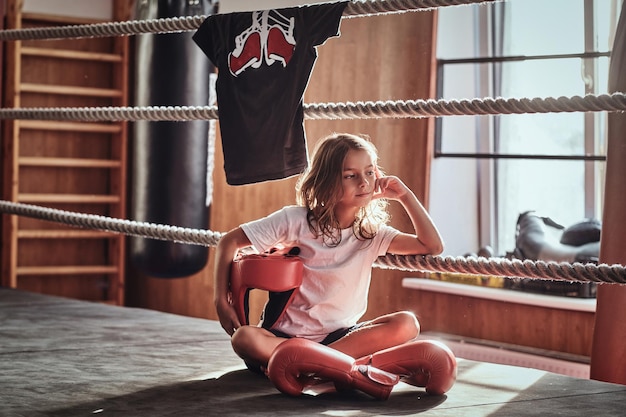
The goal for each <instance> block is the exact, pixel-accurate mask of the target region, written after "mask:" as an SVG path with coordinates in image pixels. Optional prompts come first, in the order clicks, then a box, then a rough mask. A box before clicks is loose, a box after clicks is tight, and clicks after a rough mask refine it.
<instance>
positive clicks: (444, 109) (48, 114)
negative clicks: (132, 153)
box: [0, 92, 626, 122]
mask: <svg viewBox="0 0 626 417" xmlns="http://www.w3.org/2000/svg"><path fill="white" fill-rule="evenodd" d="M625 110H626V94H624V93H619V92H618V93H613V94H600V95H591V94H589V95H586V96H584V97H581V96H572V97H558V98H554V97H547V98H539V97H536V98H521V99H518V98H509V99H504V98H483V99H480V98H475V99H462V100H433V99H430V100H405V101H375V102H374V101H366V102H363V101H357V102H354V103H353V102H346V103H313V104H305V105H304V115H305V118H306V119H309V120H321V119H385V118H409V117H439V116H477V115H498V114H525V113H531V114H532V113H572V112H599V111H608V112H618V111H625ZM217 118H218V108H217V107H216V106H148V107H57V108H54V107H31V108H13V109H11V108H4V109H0V120H3V119H4V120H6V119H22V120H66V121H82V122H95V121H138V120H149V121H154V122H156V121H188V120H214V119H217Z"/></svg>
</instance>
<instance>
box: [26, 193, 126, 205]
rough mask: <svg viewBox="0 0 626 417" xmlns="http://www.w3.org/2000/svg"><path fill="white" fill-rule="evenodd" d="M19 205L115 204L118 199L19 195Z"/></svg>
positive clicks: (97, 196) (86, 195)
mask: <svg viewBox="0 0 626 417" xmlns="http://www.w3.org/2000/svg"><path fill="white" fill-rule="evenodd" d="M17 201H18V202H20V203H95V204H117V203H119V202H120V197H119V196H117V195H96V194H34V193H32V194H19V195H18V196H17Z"/></svg>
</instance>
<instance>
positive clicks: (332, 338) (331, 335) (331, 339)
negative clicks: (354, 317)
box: [269, 323, 363, 345]
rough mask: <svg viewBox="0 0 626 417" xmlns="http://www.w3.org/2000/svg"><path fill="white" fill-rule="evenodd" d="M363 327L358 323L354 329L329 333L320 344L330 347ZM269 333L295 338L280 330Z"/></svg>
mask: <svg viewBox="0 0 626 417" xmlns="http://www.w3.org/2000/svg"><path fill="white" fill-rule="evenodd" d="M362 325H363V323H357V324H355V325H354V326H352V327H346V328H341V329H337V330H335V331H334V332H332V333H329V334H328V336H326V337H325V338H324V340H322V341H321V342H320V343H321V344H322V345H330V344H331V343H334V342H336V341H337V340H339V339H341V338H342V337H344V336H345V335H347V334H348V333H350V332H353V331H355V330H356V329H358V328H359V327H361V326H362ZM269 331H270V333H272V334H273V335H274V336H277V337H284V338H285V339H291V338H292V337H293V336H291V335H289V334H287V333H283V332H281V331H280V330H274V329H270V330H269Z"/></svg>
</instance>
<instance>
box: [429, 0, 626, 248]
mask: <svg viewBox="0 0 626 417" xmlns="http://www.w3.org/2000/svg"><path fill="white" fill-rule="evenodd" d="M620 8H621V0H595V1H594V0H550V1H549V2H546V1H541V0H509V1H506V2H495V3H493V4H489V5H480V6H471V7H459V8H444V9H442V10H440V11H439V26H440V29H439V33H438V41H437V42H438V46H437V57H438V59H437V65H438V98H440V99H459V98H472V97H478V98H481V97H504V98H523V97H528V98H533V97H541V98H546V97H559V96H566V97H572V96H584V95H586V94H603V93H606V92H607V79H608V66H609V58H610V48H611V46H612V40H613V38H612V37H613V33H614V30H615V25H616V23H617V19H618V14H619V10H620ZM450 28H454V29H455V30H454V32H453V33H452V32H451V31H450V30H448V29H450ZM605 126H606V113H603V112H598V113H547V114H522V115H501V116H475V117H470V116H467V117H466V116H455V117H444V118H439V119H438V120H437V122H436V143H435V161H434V162H433V173H432V178H431V180H432V184H431V211H435V212H437V211H438V213H437V215H436V217H439V218H441V219H442V220H439V221H438V224H440V223H442V222H445V221H448V220H447V219H450V218H451V217H453V216H455V215H456V216H461V218H465V220H464V221H459V224H463V225H465V227H467V228H469V229H472V227H471V226H470V224H471V221H472V220H471V219H472V216H474V219H478V221H477V222H476V221H475V220H474V223H473V224H475V228H474V229H475V230H474V232H475V236H469V237H465V238H463V237H460V239H461V240H463V239H465V240H464V241H463V242H460V243H458V245H457V246H455V242H452V246H453V248H452V250H453V251H456V253H449V254H451V255H462V254H464V253H467V252H472V251H474V250H476V249H477V248H476V247H474V248H472V247H471V245H472V243H473V242H475V246H478V247H485V246H489V247H491V248H493V252H494V254H495V255H498V256H503V255H504V254H505V253H506V252H507V251H510V250H512V249H513V248H514V247H515V234H516V222H517V220H518V216H519V215H520V214H521V213H523V212H526V211H529V210H533V211H536V212H537V213H540V214H541V215H544V216H549V217H551V218H552V219H553V220H554V221H555V222H557V223H559V224H562V225H564V226H568V225H571V224H574V223H576V222H579V221H582V220H584V219H586V218H596V219H601V214H602V188H603V177H604V173H603V171H604V167H605V162H604V161H605V136H606V135H605ZM454 190H456V192H457V193H460V194H461V196H460V197H459V198H462V199H463V203H464V204H463V206H462V211H461V210H459V209H458V207H459V206H458V205H451V204H449V202H450V200H451V197H450V195H449V194H450V192H453V191H454ZM471 198H473V199H474V200H470V199H471ZM446 211H447V213H445V214H444V212H446ZM436 220H438V219H436ZM443 227H444V228H445V227H446V226H443ZM451 227H452V226H451ZM470 234H471V230H470ZM445 235H446V233H444V237H445ZM448 235H452V232H449V233H448ZM455 236H458V234H457V235H455ZM447 243H448V244H450V239H447Z"/></svg>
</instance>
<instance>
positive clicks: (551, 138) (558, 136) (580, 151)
mask: <svg viewBox="0 0 626 417" xmlns="http://www.w3.org/2000/svg"><path fill="white" fill-rule="evenodd" d="M584 119H585V115H584V113H555V114H550V113H541V114H516V115H507V116H500V126H501V127H500V139H499V149H500V152H502V153H516V154H530V155H542V154H543V155H584V153H585V143H584V135H583V131H584V122H585V120H584ZM579 168H580V169H582V165H581V166H580V167H579Z"/></svg>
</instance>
